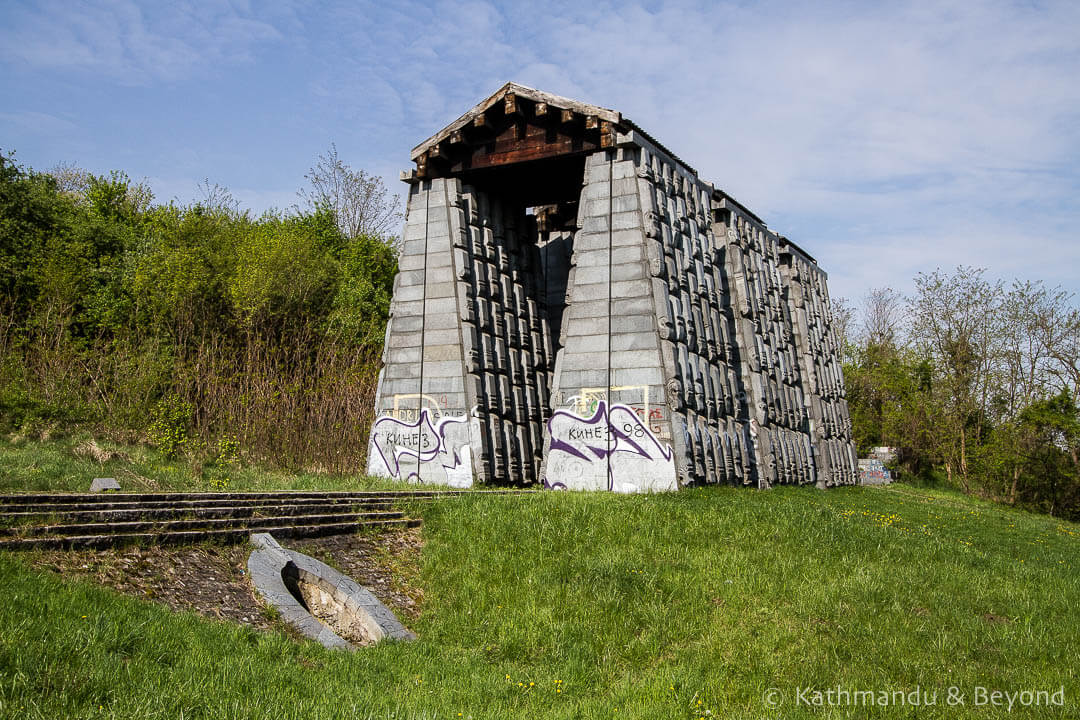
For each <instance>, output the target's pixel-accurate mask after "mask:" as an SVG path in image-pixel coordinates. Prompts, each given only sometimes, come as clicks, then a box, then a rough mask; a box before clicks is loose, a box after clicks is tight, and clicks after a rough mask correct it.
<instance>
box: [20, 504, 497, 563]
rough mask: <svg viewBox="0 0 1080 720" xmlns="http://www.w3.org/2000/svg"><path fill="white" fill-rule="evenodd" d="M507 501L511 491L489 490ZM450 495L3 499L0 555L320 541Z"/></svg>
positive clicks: (382, 523) (394, 520)
mask: <svg viewBox="0 0 1080 720" xmlns="http://www.w3.org/2000/svg"><path fill="white" fill-rule="evenodd" d="M486 492H491V493H495V494H504V493H506V492H515V491H486ZM461 494H462V493H460V492H455V491H423V490H420V491H367V492H348V491H341V492H303V491H284V492H250V493H145V494H137V493H130V494H128V493H125V494H110V495H102V494H97V493H95V494H17V495H0V550H57V549H81V548H105V547H115V546H119V545H128V544H138V543H142V544H148V545H149V544H155V545H175V544H182V543H192V542H202V541H205V540H211V541H216V542H222V543H240V542H246V541H247V539H248V537H249V536H250V535H251V533H252V532H265V533H271V534H273V535H274V536H275V537H279V538H300V537H321V536H324V535H340V534H345V533H352V532H356V531H357V530H360V529H361V528H386V529H390V528H396V527H412V526H416V525H419V524H420V521H419V520H416V519H413V518H409V517H406V516H405V514H404V513H403V512H402V511H401V510H400V509H398V508H396V507H395V503H400V502H402V501H405V500H420V501H431V500H436V499H440V498H449V497H454V496H457V495H461Z"/></svg>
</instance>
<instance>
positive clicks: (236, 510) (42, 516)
mask: <svg viewBox="0 0 1080 720" xmlns="http://www.w3.org/2000/svg"><path fill="white" fill-rule="evenodd" d="M84 507H85V506H76V509H57V510H47V511H40V510H31V511H20V512H4V513H3V518H4V519H6V520H10V521H12V522H13V523H15V524H30V523H35V522H36V523H39V524H49V523H54V522H57V521H59V520H70V521H73V522H75V521H77V522H125V521H134V520H185V519H192V518H196V517H198V518H243V517H253V516H256V515H260V516H267V515H305V514H317V513H325V514H329V513H333V512H341V511H342V509H343V508H362V509H363V510H365V511H377V510H384V509H390V508H391V507H393V503H391V502H390V501H388V500H376V501H364V502H359V503H336V502H335V503H309V504H304V505H282V504H279V503H273V504H265V505H264V504H258V503H251V504H243V505H237V504H236V503H235V502H234V504H232V505H228V506H224V507H217V506H211V507H149V508H147V507H137V506H136V507H125V508H119V509H115V508H113V509H110V508H104V509H92V510H87V509H83V508H84Z"/></svg>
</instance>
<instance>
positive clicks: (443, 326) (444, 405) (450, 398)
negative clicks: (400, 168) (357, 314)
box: [368, 179, 484, 487]
mask: <svg viewBox="0 0 1080 720" xmlns="http://www.w3.org/2000/svg"><path fill="white" fill-rule="evenodd" d="M463 229H464V213H463V212H462V210H461V184H460V182H459V181H457V180H452V179H438V180H432V181H429V182H427V183H422V184H418V185H415V186H413V188H412V191H411V192H410V195H409V205H408V214H407V219H406V223H405V232H404V243H403V247H402V251H401V255H400V257H399V258H398V267H399V272H398V275H397V277H396V278H395V281H394V296H393V300H392V302H391V305H390V322H389V325H388V326H387V331H386V344H385V347H384V349H383V362H384V367H383V369H382V371H381V372H380V376H379V387H378V391H377V394H376V399H375V404H376V419H375V422H374V424H373V427H372V434H371V442H370V447H369V450H368V472H370V473H372V474H375V475H383V476H388V477H395V478H400V479H405V480H412V481H415V482H424V483H435V484H443V485H451V486H454V487H468V486H470V485H472V483H473V479H474V470H473V463H472V458H473V456H474V455H475V454H476V449H478V448H479V447H480V446H481V445H480V444H481V442H482V438H483V437H484V434H483V433H480V432H479V428H477V427H475V425H476V423H475V418H474V416H473V413H472V412H471V410H472V404H471V403H470V399H469V397H468V396H467V394H466V387H465V377H464V361H465V356H466V353H467V348H466V347H465V345H464V343H463V337H462V331H461V324H460V322H459V315H460V312H459V307H458V288H457V285H458V284H459V278H458V277H457V273H456V271H455V267H454V243H455V240H456V239H457V238H458V237H460V235H461V233H462V232H463Z"/></svg>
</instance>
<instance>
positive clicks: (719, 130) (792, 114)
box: [0, 0, 1080, 302]
mask: <svg viewBox="0 0 1080 720" xmlns="http://www.w3.org/2000/svg"><path fill="white" fill-rule="evenodd" d="M541 8H542V6H541V5H537V4H534V3H527V2H522V3H492V2H481V1H469V2H449V1H447V2H433V3H432V2H428V3H425V2H401V3H393V4H387V3H368V2H327V3H322V2H310V3H309V2H281V3H270V2H258V3H247V2H228V1H221V2H188V3H184V2H170V3H161V2H138V1H135V0H118V1H107V0H99V1H96V2H95V1H91V2H80V3H71V2H35V3H29V2H11V0H0V20H2V22H0V96H2V97H3V98H4V101H3V103H0V148H3V149H4V151H5V152H7V151H9V150H11V149H14V150H16V151H17V158H18V160H19V161H20V162H21V163H23V164H25V165H29V166H32V167H34V168H35V169H39V170H45V169H48V168H50V167H53V166H55V165H56V164H57V163H60V162H68V163H75V164H77V165H79V166H81V167H85V168H87V169H89V170H91V171H94V172H97V173H103V172H107V171H108V170H111V169H121V170H124V171H125V172H127V173H128V174H129V175H130V176H132V177H133V178H135V179H138V180H141V179H145V180H146V181H147V182H148V183H149V184H150V185H151V187H152V188H153V189H154V191H155V194H156V196H157V198H158V199H159V200H161V201H167V200H169V199H171V198H176V199H178V200H180V201H184V202H187V201H190V200H191V199H193V198H195V197H197V196H198V194H199V191H198V185H199V183H201V182H202V181H203V180H204V179H209V181H210V183H211V184H214V183H217V184H220V185H222V186H224V187H227V188H228V189H229V190H230V191H232V193H233V194H234V196H236V198H237V199H239V200H240V201H241V203H242V205H243V206H245V207H249V208H252V209H254V210H256V211H261V210H263V209H265V208H267V207H270V206H277V207H286V206H289V205H291V204H292V203H294V202H296V191H297V190H298V189H299V188H300V187H301V186H303V184H304V173H305V172H306V171H307V170H308V168H310V167H311V165H312V164H313V163H314V161H315V158H316V156H317V155H318V154H319V153H321V152H323V151H325V150H326V149H327V148H328V147H329V146H330V143H331V142H333V143H336V145H337V148H338V151H339V153H340V155H341V157H342V158H343V159H344V160H346V161H347V162H349V163H350V164H352V165H353V166H355V167H362V168H364V169H366V170H368V171H370V172H374V173H377V174H379V175H382V176H383V177H384V178H385V181H386V183H387V184H388V185H389V186H390V187H391V189H392V190H393V191H394V192H397V193H403V192H404V186H403V185H400V183H399V182H398V180H397V174H398V171H400V170H402V169H405V168H407V167H409V166H410V164H409V150H410V149H411V148H412V147H413V146H414V145H415V144H417V143H418V142H420V141H422V140H424V139H426V138H427V137H428V136H430V135H432V134H433V133H434V132H435V131H437V130H439V129H440V128H441V127H443V126H444V125H446V124H448V123H449V122H450V121H452V120H453V119H454V118H456V117H457V116H458V115H459V114H461V113H462V112H464V111H465V110H467V109H468V108H470V107H472V105H474V104H475V103H476V102H478V101H480V100H481V99H483V98H484V97H486V96H487V95H489V94H490V93H491V92H493V91H494V90H495V89H497V88H498V87H499V86H500V85H502V84H503V83H504V82H506V81H507V80H514V81H516V82H519V83H522V84H525V85H530V86H532V87H537V88H540V89H543V90H547V91H549V92H553V93H557V94H561V95H566V96H569V97H572V98H575V99H578V100H583V101H586V102H590V103H594V104H597V105H603V106H606V107H610V108H614V109H616V110H619V111H621V112H622V113H623V114H624V115H626V116H627V117H630V118H632V119H633V120H634V121H635V122H637V123H638V124H639V125H641V126H642V127H644V128H645V129H647V130H648V131H649V132H650V133H651V134H653V135H654V136H656V137H657V138H658V139H660V140H661V142H663V143H664V144H666V145H667V146H668V147H669V148H671V150H672V151H674V152H675V153H677V154H678V155H679V156H680V157H682V158H683V159H685V160H686V161H687V162H689V163H690V164H691V165H693V166H694V167H695V168H696V169H697V170H698V172H699V173H700V174H701V176H702V177H704V178H705V179H707V180H710V181H712V182H714V183H716V184H717V185H718V186H719V187H721V188H723V189H725V190H726V191H728V192H730V193H732V194H733V195H734V196H735V197H736V198H738V199H739V200H740V201H742V202H743V203H745V204H746V205H748V206H749V207H750V208H751V209H753V210H754V211H755V212H757V214H759V215H760V216H762V217H763V218H764V219H765V220H766V221H767V222H768V223H769V226H770V227H772V228H774V229H775V230H777V231H778V232H781V233H783V234H785V235H787V236H789V237H791V238H792V239H793V240H795V241H796V242H797V243H799V244H800V245H802V246H803V247H805V248H806V249H807V251H808V252H810V253H811V254H813V255H815V256H816V257H817V258H818V260H819V262H820V263H821V265H822V267H824V268H825V270H826V271H828V272H829V274H830V289H831V291H832V293H833V295H840V296H844V297H847V298H850V299H852V300H854V301H856V302H857V301H858V299H859V298H860V297H862V296H863V294H864V293H865V292H866V290H867V289H868V288H870V287H878V286H884V285H889V286H892V287H894V288H897V289H899V290H901V291H904V292H906V291H909V290H910V289H911V278H912V277H913V276H914V275H915V273H916V272H919V271H932V270H933V269H935V268H938V267H940V268H942V269H951V268H954V267H955V266H956V265H958V264H966V265H975V266H980V267H985V268H986V269H987V274H988V275H989V276H991V277H1001V278H1013V277H1020V278H1025V279H1039V280H1044V281H1046V282H1047V283H1049V284H1051V285H1058V284H1060V285H1062V286H1063V287H1066V288H1068V289H1070V290H1073V291H1080V273H1078V272H1077V268H1078V267H1080V242H1078V236H1077V228H1078V227H1080V200H1078V195H1080V194H1078V191H1080V169H1078V166H1080V82H1078V80H1077V78H1078V77H1080V3H1076V2H1060V3H1057V2H1045V3H1044V2H1022V3H1021V2H979V1H978V0H964V1H963V2H936V3H924V2H905V1H904V0H900V1H898V2H890V3H882V4H880V5H879V4H873V3H862V2H831V1H829V0H824V1H822V2H817V3H798V2H775V3H774V2H764V3H746V2H696V3H695V2H666V1H660V0H658V1H654V2H643V3H610V2H603V1H602V0H601V1H594V2H587V3H586V2H573V3H559V2H556V3H553V4H548V5H546V6H543V9H541Z"/></svg>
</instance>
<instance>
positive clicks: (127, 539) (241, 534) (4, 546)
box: [0, 518, 420, 550]
mask: <svg viewBox="0 0 1080 720" xmlns="http://www.w3.org/2000/svg"><path fill="white" fill-rule="evenodd" d="M419 524H420V521H419V520H414V519H411V518H403V519H399V520H374V521H361V522H347V523H331V524H324V525H283V526H280V527H263V528H259V532H268V533H271V534H272V535H274V536H275V537H285V538H305V537H322V536H325V535H344V534H347V533H354V532H357V531H358V530H360V529H362V528H379V529H391V528H400V527H415V526H417V525H419ZM250 535H251V529H250V528H247V527H237V528H226V529H221V530H180V531H176V532H164V533H117V534H104V535H101V534H99V535H72V536H66V535H65V536H57V537H45V538H24V539H19V540H3V541H0V550H79V549H100V548H110V547H118V546H120V545H136V544H144V545H183V544H187V543H199V542H206V541H211V542H219V543H242V542H247V540H248V537H249V536H250Z"/></svg>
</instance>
